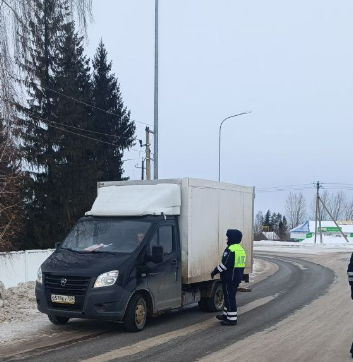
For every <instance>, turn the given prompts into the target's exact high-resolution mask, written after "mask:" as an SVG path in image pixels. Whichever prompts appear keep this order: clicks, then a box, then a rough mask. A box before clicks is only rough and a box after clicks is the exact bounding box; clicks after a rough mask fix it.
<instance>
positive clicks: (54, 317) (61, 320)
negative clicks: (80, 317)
mask: <svg viewBox="0 0 353 362" xmlns="http://www.w3.org/2000/svg"><path fill="white" fill-rule="evenodd" d="M48 318H49V320H50V322H52V323H53V324H56V325H60V324H66V323H67V322H68V321H69V319H70V318H66V317H59V316H57V315H52V314H48Z"/></svg>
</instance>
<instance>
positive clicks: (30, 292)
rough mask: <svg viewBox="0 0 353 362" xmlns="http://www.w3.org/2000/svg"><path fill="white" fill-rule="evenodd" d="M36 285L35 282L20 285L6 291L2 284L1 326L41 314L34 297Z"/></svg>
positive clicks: (0, 294)
mask: <svg viewBox="0 0 353 362" xmlns="http://www.w3.org/2000/svg"><path fill="white" fill-rule="evenodd" d="M35 285H36V283H35V282H27V283H19V284H18V286H17V287H14V288H8V289H5V287H4V285H3V284H2V283H1V282H0V325H1V323H9V322H13V321H24V320H26V319H28V317H29V316H32V315H33V314H36V313H39V312H37V303H36V297H35V295H34V288H35Z"/></svg>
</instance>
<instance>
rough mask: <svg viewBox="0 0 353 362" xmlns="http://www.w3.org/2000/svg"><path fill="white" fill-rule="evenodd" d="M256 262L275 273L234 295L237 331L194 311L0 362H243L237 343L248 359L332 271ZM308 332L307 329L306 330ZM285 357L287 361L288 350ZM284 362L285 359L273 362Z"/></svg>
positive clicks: (328, 281)
mask: <svg viewBox="0 0 353 362" xmlns="http://www.w3.org/2000/svg"><path fill="white" fill-rule="evenodd" d="M257 257H261V259H263V260H267V261H270V262H271V263H274V264H276V265H277V266H278V270H277V271H276V272H275V273H274V274H273V275H272V276H270V277H269V278H267V279H265V280H263V281H261V282H260V283H258V284H256V285H254V286H253V287H252V292H251V293H238V307H240V308H239V317H238V318H239V320H238V325H237V326H236V327H224V326H221V325H220V324H219V322H218V321H217V320H216V319H215V314H205V313H202V312H200V311H199V309H198V307H197V306H193V307H189V308H185V309H184V310H181V311H177V312H170V313H167V314H165V315H163V316H161V317H159V318H156V319H152V320H150V321H149V322H148V324H147V325H146V327H145V329H144V330H143V331H142V332H140V333H127V332H125V331H124V329H123V327H122V326H121V325H114V329H112V328H111V327H110V329H108V330H105V334H103V335H100V336H96V337H94V338H90V339H88V340H83V341H81V342H76V343H72V344H65V345H63V346H60V347H54V348H53V349H51V348H50V347H49V348H47V350H37V351H35V352H29V353H24V354H22V355H18V356H17V357H16V358H6V359H1V356H0V360H7V361H13V360H18V359H19V358H21V359H22V360H25V361H28V362H32V361H36V362H42V361H43V362H45V361H48V362H49V361H50V362H56V361H58V362H59V361H60V362H63V361H66V362H74V361H87V362H106V361H155V362H158V361H161V362H162V361H163V362H165V361H168V362H173V361H178V362H179V361H183V362H188V361H197V360H201V361H206V360H207V361H208V360H210V361H211V360H223V359H225V357H227V358H228V360H229V361H233V360H241V361H242V362H245V357H242V358H241V359H239V356H238V353H239V349H237V348H236V346H237V345H238V344H239V343H242V351H243V352H244V351H245V350H246V349H249V352H248V353H247V354H245V356H248V357H249V353H250V356H251V353H252V352H251V351H252V350H253V346H254V341H253V339H252V340H251V338H252V337H253V336H254V335H258V334H259V333H263V334H264V335H266V334H267V333H269V332H268V331H269V330H271V327H273V326H276V325H277V324H278V323H280V322H281V321H284V320H287V319H288V318H291V317H293V316H294V317H295V316H296V314H297V313H298V312H297V311H298V310H300V309H302V308H303V307H304V306H307V305H309V304H310V303H312V302H313V301H315V300H317V299H318V298H319V297H320V296H323V295H325V293H327V292H328V291H329V288H330V287H331V286H332V283H333V282H334V281H335V273H334V271H333V270H332V269H330V268H327V267H326V266H323V265H320V264H317V263H315V262H314V263H313V262H310V261H308V260H304V259H303V258H301V257H300V258H298V257H288V256H276V255H265V254H261V256H259V255H258V256H257ZM309 259H310V258H309ZM323 264H325V263H323ZM320 299H321V298H319V299H318V300H320ZM309 327H310V325H309V326H307V328H309ZM62 328H64V329H65V328H66V327H65V326H63V327H62ZM290 328H291V325H290V324H288V325H287V329H290ZM271 333H272V332H271ZM43 338H45V337H43ZM261 338H262V337H261ZM261 338H258V339H256V342H257V343H258V349H259V350H257V352H260V355H259V359H252V358H250V359H249V361H257V360H261V361H262V362H263V361H264V360H266V359H265V358H263V357H264V356H263V355H262V354H261V348H262V343H261ZM229 348H233V349H231V350H229ZM283 348H285V346H282V349H283ZM227 349H228V351H229V352H228V353H227V354H226V356H224V355H223V357H222V358H219V357H220V355H219V354H222V353H224V351H226V350H227ZM287 353H288V355H289V356H290V353H291V352H290V350H288V351H287ZM268 354H269V355H268V356H267V357H269V358H268V359H267V360H268V361H271V360H274V359H272V358H270V357H271V354H272V356H273V350H272V351H271V350H269V351H268ZM284 356H286V355H285V354H284ZM281 358H282V357H281ZM283 360H289V359H287V358H284V359H282V360H280V359H279V360H278V361H283ZM302 360H303V361H305V360H306V359H302ZM298 361H299V359H298ZM307 361H311V359H307Z"/></svg>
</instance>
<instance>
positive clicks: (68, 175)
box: [14, 0, 135, 249]
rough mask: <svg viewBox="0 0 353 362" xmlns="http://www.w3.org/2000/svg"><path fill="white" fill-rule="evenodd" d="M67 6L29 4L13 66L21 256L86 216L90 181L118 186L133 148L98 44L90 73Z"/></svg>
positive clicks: (40, 0) (131, 128)
mask: <svg viewBox="0 0 353 362" xmlns="http://www.w3.org/2000/svg"><path fill="white" fill-rule="evenodd" d="M69 5H70V4H69V1H63V0H62V1H57V0H36V1H35V6H34V12H35V13H34V16H33V17H32V20H31V21H30V22H29V24H28V27H29V29H30V41H29V42H28V52H29V56H27V55H26V57H23V58H19V59H18V62H19V64H20V66H21V68H22V70H23V72H24V73H25V74H26V79H25V84H26V87H27V91H28V101H27V104H26V105H25V106H23V105H21V106H20V105H17V115H18V116H17V122H16V129H15V131H14V134H15V135H16V144H18V145H19V146H20V147H19V150H18V151H19V154H18V155H19V157H20V158H21V161H22V166H23V168H24V169H25V171H24V172H23V173H22V176H23V177H22V180H23V182H22V187H21V198H22V200H23V203H22V208H23V215H24V220H23V225H24V227H23V228H22V232H21V233H18V234H17V242H19V243H20V246H21V247H22V248H25V249H28V248H48V247H53V246H54V244H55V242H57V241H62V239H63V238H64V236H65V235H66V234H67V232H68V231H69V230H70V229H71V228H72V226H73V225H74V224H75V222H76V221H77V220H78V218H79V217H81V216H82V215H83V214H84V212H85V211H87V210H89V209H90V207H91V205H92V203H93V200H94V199H95V197H96V185H97V181H102V180H121V179H122V177H123V173H124V169H123V162H122V157H123V153H124V150H126V149H129V148H130V147H131V146H132V145H133V144H134V133H135V124H134V122H133V121H131V119H130V111H129V110H128V109H127V108H126V107H125V105H124V102H123V99H122V95H121V90H120V86H119V83H118V80H117V77H116V76H115V75H114V74H113V73H112V63H111V62H109V61H108V54H107V51H106V49H105V46H104V44H103V42H102V41H101V42H100V44H99V46H98V49H97V52H96V54H95V56H94V59H93V62H92V68H91V67H90V64H91V62H90V60H89V59H88V58H87V56H86V55H85V53H84V47H83V39H82V37H80V36H79V34H78V32H77V31H76V30H75V23H74V21H73V16H72V13H71V10H70V6H69ZM90 105H92V106H90ZM100 109H101V110H106V111H107V112H102V111H100ZM95 139H99V140H100V141H102V142H98V141H95Z"/></svg>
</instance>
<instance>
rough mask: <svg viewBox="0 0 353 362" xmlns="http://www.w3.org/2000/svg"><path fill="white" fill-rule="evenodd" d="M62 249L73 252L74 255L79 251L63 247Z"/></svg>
mask: <svg viewBox="0 0 353 362" xmlns="http://www.w3.org/2000/svg"><path fill="white" fill-rule="evenodd" d="M59 248H60V249H64V250H68V251H72V252H74V253H77V252H78V250H75V249H71V248H63V247H62V246H60V247H59Z"/></svg>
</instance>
